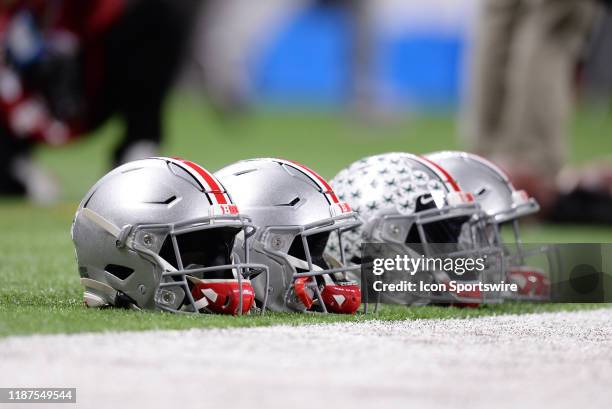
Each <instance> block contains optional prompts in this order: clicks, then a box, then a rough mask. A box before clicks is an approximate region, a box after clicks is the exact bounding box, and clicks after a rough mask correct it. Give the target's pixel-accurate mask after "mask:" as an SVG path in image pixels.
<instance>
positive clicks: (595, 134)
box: [0, 97, 612, 336]
mask: <svg viewBox="0 0 612 409" xmlns="http://www.w3.org/2000/svg"><path fill="white" fill-rule="evenodd" d="M167 117H168V122H167V135H168V139H167V141H166V143H165V145H164V153H166V154H168V155H173V156H183V157H186V158H190V159H192V160H195V161H198V162H200V163H201V164H202V165H204V166H205V167H207V168H208V169H210V170H216V169H218V168H220V167H221V166H223V165H224V164H227V163H230V162H232V161H235V160H239V159H245V158H249V157H258V156H279V157H285V158H291V159H294V160H297V161H300V162H303V163H305V164H307V165H309V166H312V167H313V168H314V169H317V170H318V171H319V172H320V173H321V174H323V175H324V176H326V177H332V176H333V175H334V174H335V172H337V171H338V170H340V168H342V167H343V166H345V165H347V164H348V163H350V162H352V161H353V160H356V159H359V158H360V157H363V156H366V155H371V154H375V153H381V152H386V151H411V152H417V153H421V152H427V151H433V150H437V149H449V148H459V147H460V145H459V144H458V143H457V141H456V138H455V136H454V135H455V124H454V120H453V118H452V117H451V116H450V115H440V116H425V117H414V118H410V117H409V118H406V120H404V121H402V122H399V123H394V124H387V125H384V126H371V125H366V124H364V123H360V122H359V121H357V120H355V118H351V117H349V116H347V115H341V114H337V113H336V114H333V113H304V114H295V113H287V114H283V113H279V112H276V113H271V112H261V113H257V114H253V115H251V116H249V117H247V118H243V119H241V120H240V121H238V122H234V123H231V124H223V123H220V122H219V121H217V119H216V118H215V117H214V115H213V114H212V113H211V112H210V111H208V110H207V109H206V108H205V106H204V105H203V104H202V103H201V102H198V101H197V100H195V99H193V98H190V97H175V98H174V99H173V100H172V101H171V103H170V104H169V107H168V112H167ZM611 128H612V118H611V117H610V116H599V115H596V114H593V113H583V114H581V115H580V116H579V117H578V118H577V120H576V121H575V123H574V127H573V137H572V146H573V150H572V155H573V156H572V161H573V162H583V161H586V160H588V159H592V158H595V157H597V156H598V155H601V154H602V153H608V154H609V153H611V152H612V139H611V138H610V137H609V130H610V129H611ZM120 132H121V127H120V125H119V124H118V123H117V122H111V123H109V124H108V125H107V126H106V127H104V128H103V129H101V130H100V131H99V132H97V133H96V134H95V135H93V136H92V137H91V138H88V139H86V140H83V141H80V142H77V143H74V144H72V145H70V146H69V147H66V148H62V149H49V148H45V149H41V150H40V151H39V152H38V153H37V154H38V156H39V158H40V160H41V161H42V162H43V163H44V164H45V165H46V166H47V167H48V168H49V169H51V170H52V171H53V172H54V173H55V174H56V175H57V176H58V178H59V179H60V180H61V182H62V185H63V187H64V195H63V198H64V199H63V202H62V203H61V204H59V205H56V206H53V207H49V208H43V207H36V206H32V205H29V204H26V203H24V202H21V201H7V200H5V201H2V202H0V227H1V228H2V232H3V234H2V236H0V283H1V284H0V336H8V335H15V334H32V333H58V332H84V331H106V330H117V331H118V330H144V329H181V328H191V327H230V326H258V325H273V324H281V323H284V324H291V325H297V324H303V323H316V322H335V321H347V320H356V321H359V320H365V319H372V318H378V319H386V320H398V319H415V318H452V317H460V318H462V317H472V316H478V315H490V314H503V313H529V312H533V311H550V310H559V309H576V308H592V307H595V305H591V306H587V305H534V304H515V303H513V304H507V305H496V306H487V307H482V308H478V309H457V308H439V307H419V308H405V307H393V308H391V307H387V308H384V309H383V310H382V311H381V312H380V313H379V314H378V315H368V316H363V315H360V316H356V317H347V316H335V315H329V316H322V315H313V314H308V315H297V314H269V315H267V316H264V317H255V316H249V317H227V316H177V315H171V314H162V313H149V312H131V311H118V310H102V311H100V310H87V309H85V307H83V305H82V302H81V296H82V294H81V289H80V287H79V283H78V274H77V271H76V263H75V260H74V250H73V248H72V243H71V241H70V235H69V229H70V222H71V219H72V216H73V214H74V211H75V209H76V206H77V202H78V200H79V199H80V198H81V196H82V195H84V194H85V192H86V191H87V189H88V188H89V186H90V185H91V184H93V183H94V182H95V181H96V180H97V178H99V177H100V176H101V175H102V174H103V173H104V172H105V171H106V170H107V167H108V152H109V150H110V148H111V147H112V146H113V144H114V143H115V142H116V140H117V138H118V137H119V135H120ZM525 240H526V241H532V242H612V228H610V227H600V228H597V227H582V226H548V225H537V226H530V227H528V228H527V229H525Z"/></svg>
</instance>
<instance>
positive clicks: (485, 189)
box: [475, 187, 489, 196]
mask: <svg viewBox="0 0 612 409" xmlns="http://www.w3.org/2000/svg"><path fill="white" fill-rule="evenodd" d="M488 192H489V189H487V188H486V187H481V188H480V189H478V191H476V192H475V193H476V196H484V195H485V194H486V193H488Z"/></svg>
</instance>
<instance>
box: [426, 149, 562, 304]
mask: <svg viewBox="0 0 612 409" xmlns="http://www.w3.org/2000/svg"><path fill="white" fill-rule="evenodd" d="M427 157H428V158H430V159H431V160H433V161H435V162H436V163H439V164H441V165H442V166H444V167H445V168H447V169H449V170H450V171H451V172H452V173H453V175H454V176H455V177H456V178H457V181H458V182H459V184H460V185H461V187H462V188H463V189H464V190H467V191H469V192H471V193H472V194H473V195H474V198H475V200H476V201H477V202H478V203H479V204H480V205H481V207H482V210H483V212H484V213H485V219H484V221H485V224H486V231H487V235H488V236H489V241H492V242H493V243H495V245H496V246H497V247H499V248H500V251H502V253H503V255H504V266H503V268H504V271H505V272H504V275H505V278H506V279H507V280H508V281H510V282H515V283H517V284H518V287H519V291H518V293H511V294H505V295H504V296H505V297H506V298H511V299H520V300H523V299H527V300H530V301H539V300H546V299H548V296H549V294H550V283H549V281H548V278H547V276H546V274H545V273H544V272H543V270H541V269H539V268H537V267H531V266H528V261H527V260H528V259H529V258H530V257H534V256H535V257H538V256H541V255H543V256H545V257H546V259H547V260H549V261H548V264H549V265H552V264H553V262H552V261H551V260H552V257H554V255H553V254H552V249H551V248H549V247H548V246H538V248H535V249H528V248H526V246H525V245H524V244H523V242H522V239H521V234H520V227H519V221H520V219H521V218H524V217H528V216H530V215H533V214H535V213H537V212H538V211H539V210H540V206H539V205H538V203H537V202H536V200H535V199H534V198H532V197H529V195H528V194H527V193H526V192H525V191H523V190H517V189H515V187H514V186H513V185H512V183H511V181H510V180H509V178H508V176H507V175H506V174H505V173H504V172H503V171H502V170H501V169H500V168H498V167H497V166H496V165H494V164H493V163H491V162H489V161H488V160H486V159H484V158H482V157H480V156H478V155H474V154H470V153H466V152H455V151H448V152H436V153H432V154H429V155H427ZM505 227H510V228H511V229H512V236H513V243H507V242H506V241H505V240H504V239H503V238H502V229H504V228H505ZM535 281H537V283H535V284H534V282H535ZM530 283H531V284H530Z"/></svg>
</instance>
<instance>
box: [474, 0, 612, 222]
mask: <svg viewBox="0 0 612 409" xmlns="http://www.w3.org/2000/svg"><path fill="white" fill-rule="evenodd" d="M598 10H599V2H598V1H596V0H481V3H480V13H481V15H480V20H479V23H480V24H479V27H478V29H477V32H476V38H475V44H474V50H473V57H472V67H471V68H472V72H471V78H470V80H471V84H470V95H469V98H470V99H469V103H468V105H469V108H468V113H467V121H466V125H467V128H466V139H467V142H468V145H469V147H470V149H471V150H472V151H474V152H477V153H479V154H481V155H483V156H486V157H489V158H490V159H492V160H493V161H495V162H497V163H499V164H500V165H501V166H502V167H503V168H505V169H506V170H507V171H508V173H509V174H510V175H511V178H512V179H513V181H514V183H515V184H516V185H517V186H518V187H519V188H522V189H525V190H527V191H529V192H530V193H531V194H532V195H533V196H535V197H536V198H537V200H538V201H539V202H540V204H541V205H542V207H543V210H544V214H545V215H548V217H550V218H552V219H554V220H559V221H562V220H569V221H607V222H611V220H612V212H611V211H610V209H611V208H612V200H610V191H609V187H605V186H606V184H605V183H603V185H604V188H602V189H599V188H598V189H596V190H593V189H592V184H591V187H589V186H585V185H584V183H581V182H580V178H581V177H580V176H578V175H575V176H574V177H573V179H574V181H575V182H576V183H574V184H573V186H572V187H571V189H573V190H570V187H569V185H567V184H566V185H565V186H564V191H559V189H558V187H557V186H558V185H557V180H558V179H559V175H560V172H561V169H562V167H563V166H564V165H565V163H566V160H567V150H568V141H567V133H568V131H567V130H568V125H569V119H570V116H571V112H572V102H573V92H572V91H573V84H574V78H575V76H574V74H575V70H576V66H577V63H578V60H579V57H580V55H581V51H582V50H583V48H584V46H585V43H586V40H587V39H588V37H589V34H590V33H591V31H592V28H593V26H594V24H595V21H596V16H597V14H598ZM586 173H589V174H590V175H592V174H593V173H592V171H589V172H586ZM562 179H564V180H567V179H568V178H567V176H566V177H564V178H562Z"/></svg>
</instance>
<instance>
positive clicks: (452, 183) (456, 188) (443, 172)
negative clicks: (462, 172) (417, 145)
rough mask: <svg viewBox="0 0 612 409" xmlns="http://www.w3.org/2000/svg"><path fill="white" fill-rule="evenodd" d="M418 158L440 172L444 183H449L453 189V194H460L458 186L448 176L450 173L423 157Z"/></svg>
mask: <svg viewBox="0 0 612 409" xmlns="http://www.w3.org/2000/svg"><path fill="white" fill-rule="evenodd" d="M419 158H421V159H423V160H424V161H426V162H427V163H429V164H430V165H432V166H433V167H435V168H436V169H438V170H439V171H440V172H442V174H443V175H444V177H445V178H446V181H447V182H448V183H450V185H451V186H452V188H453V190H454V191H455V192H461V189H460V188H459V185H458V184H457V181H456V180H455V179H454V178H453V177H452V176H451V175H450V173H448V171H447V170H446V169H444V168H443V167H442V166H440V165H438V164H437V163H436V162H433V161H431V160H429V159H427V158H426V157H425V156H421V155H419Z"/></svg>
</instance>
